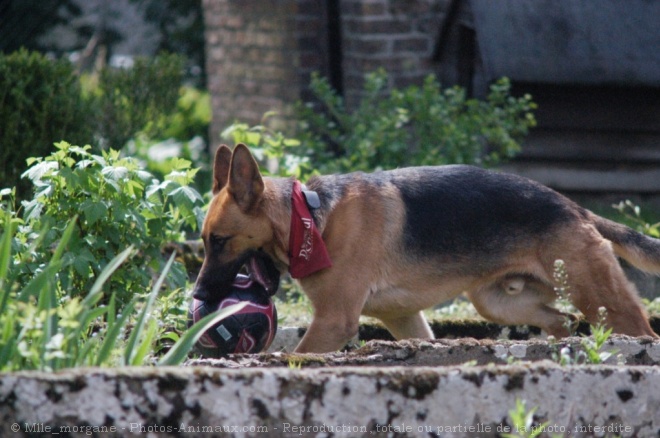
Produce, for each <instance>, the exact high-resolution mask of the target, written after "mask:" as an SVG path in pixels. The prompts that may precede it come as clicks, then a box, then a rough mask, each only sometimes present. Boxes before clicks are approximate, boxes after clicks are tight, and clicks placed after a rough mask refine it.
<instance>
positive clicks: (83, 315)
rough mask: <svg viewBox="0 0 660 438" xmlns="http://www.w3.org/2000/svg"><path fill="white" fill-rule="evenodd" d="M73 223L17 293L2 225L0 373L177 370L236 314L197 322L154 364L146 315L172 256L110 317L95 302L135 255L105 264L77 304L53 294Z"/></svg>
mask: <svg viewBox="0 0 660 438" xmlns="http://www.w3.org/2000/svg"><path fill="white" fill-rule="evenodd" d="M76 221H77V218H74V219H73V220H71V221H70V223H69V224H68V226H67V228H66V230H65V232H64V233H63V235H62V239H61V240H60V241H59V243H58V245H57V247H56V248H55V249H54V251H53V252H52V257H51V259H50V261H49V263H48V264H47V265H46V266H44V267H43V269H41V271H40V272H38V273H37V274H36V275H35V276H34V277H33V278H32V280H31V281H30V282H29V283H28V284H26V285H24V286H22V287H21V285H19V284H17V283H16V282H15V281H14V279H13V278H12V269H11V267H12V263H14V258H13V257H12V238H13V236H14V235H15V233H16V229H17V227H18V225H19V221H11V220H10V221H7V222H6V226H5V230H4V232H3V233H2V237H1V238H0V293H1V295H0V371H18V370H42V371H54V370H59V369H63V368H71V367H79V366H99V367H102V366H119V365H143V364H146V363H149V362H150V361H151V363H155V364H157V365H177V364H180V363H181V362H183V361H184V360H185V359H186V357H187V354H188V352H189V351H190V349H191V348H192V347H193V345H194V344H195V343H196V342H197V340H198V339H199V337H200V336H201V335H202V333H203V332H204V331H205V330H207V329H208V327H210V326H211V325H213V324H215V323H216V322H217V321H219V320H220V319H222V318H225V317H227V316H229V315H231V314H232V313H234V312H236V311H238V310H240V308H241V307H242V305H236V306H231V307H229V308H226V309H224V310H223V311H221V312H218V313H216V314H213V315H209V316H207V317H206V318H204V319H203V320H201V321H199V322H198V323H197V324H195V325H194V326H193V327H192V328H191V329H190V330H188V331H187V332H186V333H184V335H183V336H181V337H180V338H179V340H178V341H177V342H176V343H175V344H174V345H173V346H172V347H171V348H170V350H169V352H168V353H167V354H165V355H164V356H163V357H161V358H160V359H159V360H157V361H156V359H155V356H154V353H153V345H154V344H155V341H156V339H155V338H156V335H157V333H158V326H157V318H154V317H152V312H153V307H154V302H155V300H156V296H157V295H158V293H159V291H160V289H161V287H162V284H163V281H164V279H165V277H166V275H167V272H168V271H169V269H170V267H171V266H172V263H173V261H174V254H173V255H172V256H171V257H170V259H169V261H168V262H167V264H166V266H165V268H164V270H163V272H162V273H161V275H160V277H159V278H158V280H157V281H156V282H155V283H154V285H153V287H152V289H151V292H150V293H149V294H148V295H147V296H146V298H144V297H139V296H136V297H134V298H133V299H132V300H131V301H130V302H129V303H128V304H127V305H125V306H124V307H123V309H122V310H121V313H117V311H116V310H117V309H116V299H115V295H114V293H112V292H111V293H110V297H109V299H108V300H104V301H103V302H107V304H99V303H100V302H101V298H102V297H103V295H104V292H103V289H104V284H105V283H106V281H107V280H108V279H109V278H110V277H111V276H112V274H113V272H115V270H117V268H119V266H121V265H122V264H123V263H127V262H128V260H129V259H130V257H131V255H132V254H134V253H135V251H134V249H133V247H128V248H126V249H125V250H124V251H122V252H121V253H120V254H118V255H117V256H116V257H114V259H112V261H111V262H110V263H109V264H108V265H107V266H106V267H105V269H103V271H102V272H101V273H100V274H99V275H98V277H97V278H96V279H95V282H94V284H93V286H92V287H91V289H90V290H89V292H88V293H87V294H86V295H85V296H84V297H80V296H76V297H70V296H69V295H66V294H60V293H58V292H60V291H58V288H59V287H60V283H59V282H58V277H57V276H58V273H59V272H61V270H62V269H63V268H65V267H66V265H67V263H68V262H67V260H65V259H63V258H62V254H63V253H64V249H65V248H66V245H67V244H68V242H69V239H70V238H71V235H72V232H73V229H74V227H75V226H76ZM39 240H40V239H36V241H37V242H38V241H39ZM35 250H36V248H35ZM58 297H62V298H58ZM129 327H130V329H129Z"/></svg>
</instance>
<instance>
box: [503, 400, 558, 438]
mask: <svg viewBox="0 0 660 438" xmlns="http://www.w3.org/2000/svg"><path fill="white" fill-rule="evenodd" d="M536 410H537V408H536V407H533V408H531V409H529V410H528V409H527V403H526V402H525V401H524V400H520V399H516V406H515V408H513V409H511V410H510V411H509V418H510V419H511V422H512V423H513V424H512V427H513V432H515V433H504V434H502V436H503V437H505V438H536V437H537V436H540V435H541V434H542V433H543V432H544V430H545V428H546V427H547V426H548V424H549V422H547V421H546V422H545V423H543V424H540V425H535V424H534V413H535V412H536Z"/></svg>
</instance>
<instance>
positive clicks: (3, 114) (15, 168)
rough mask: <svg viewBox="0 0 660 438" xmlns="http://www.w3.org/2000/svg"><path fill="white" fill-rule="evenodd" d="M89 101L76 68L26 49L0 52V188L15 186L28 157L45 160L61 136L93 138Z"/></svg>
mask: <svg viewBox="0 0 660 438" xmlns="http://www.w3.org/2000/svg"><path fill="white" fill-rule="evenodd" d="M90 113H91V109H90V105H89V102H87V101H86V100H84V99H83V97H82V92H81V87H80V83H79V82H78V79H77V77H76V76H75V75H74V72H73V66H72V65H71V64H70V63H69V62H67V61H64V60H60V61H52V60H50V59H48V58H47V57H46V56H44V55H41V54H39V53H35V52H28V51H27V50H24V49H22V50H19V51H18V52H15V53H12V54H9V55H5V54H2V53H0V163H2V165H1V166H2V167H0V187H7V186H12V187H13V186H17V189H18V190H17V193H16V195H17V196H18V197H19V198H22V197H23V196H24V195H27V194H28V193H29V189H30V186H29V184H28V183H26V182H23V183H22V182H20V181H19V176H20V174H21V173H22V172H23V170H24V169H25V166H26V165H25V161H26V159H27V158H28V157H30V156H43V155H46V154H48V153H49V152H50V151H51V150H52V149H53V142H55V141H59V140H62V139H63V138H68V139H71V140H72V141H74V142H83V141H87V140H88V139H90V138H92V125H91V120H90V117H89V116H90Z"/></svg>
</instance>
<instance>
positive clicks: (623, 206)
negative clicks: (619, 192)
mask: <svg viewBox="0 0 660 438" xmlns="http://www.w3.org/2000/svg"><path fill="white" fill-rule="evenodd" d="M612 208H614V209H615V210H617V211H618V212H619V213H621V214H622V215H623V217H624V218H625V219H627V221H628V222H629V223H630V224H631V225H632V226H634V227H635V228H636V229H637V231H639V232H640V233H644V234H647V235H649V236H651V237H655V238H660V222H656V223H654V224H651V223H649V222H647V221H646V220H645V219H644V217H643V216H642V209H641V208H640V207H639V206H638V205H635V204H634V203H633V202H632V201H630V200H625V201H621V202H619V203H618V204H614V205H612Z"/></svg>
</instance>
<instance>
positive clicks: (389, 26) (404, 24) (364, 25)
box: [345, 18, 412, 34]
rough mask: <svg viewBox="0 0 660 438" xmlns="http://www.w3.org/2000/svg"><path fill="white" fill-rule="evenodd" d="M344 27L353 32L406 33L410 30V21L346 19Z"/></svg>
mask: <svg viewBox="0 0 660 438" xmlns="http://www.w3.org/2000/svg"><path fill="white" fill-rule="evenodd" d="M345 29H346V31H348V32H349V33H354V34H393V33H407V32H410V31H411V30H412V23H411V22H410V21H406V20H397V19H387V18H386V19H373V20H355V19H353V20H346V21H345Z"/></svg>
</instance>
